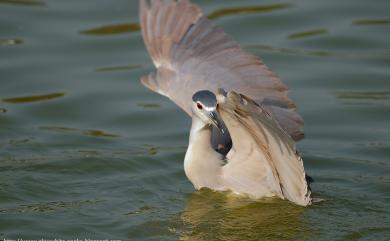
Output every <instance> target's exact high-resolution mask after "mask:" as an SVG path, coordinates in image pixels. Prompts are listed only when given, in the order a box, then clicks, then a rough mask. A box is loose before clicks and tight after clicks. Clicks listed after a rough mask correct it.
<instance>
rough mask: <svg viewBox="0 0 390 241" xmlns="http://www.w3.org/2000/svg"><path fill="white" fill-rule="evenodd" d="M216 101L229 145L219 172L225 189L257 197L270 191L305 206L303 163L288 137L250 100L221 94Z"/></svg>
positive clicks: (306, 188) (306, 192) (308, 200)
mask: <svg viewBox="0 0 390 241" xmlns="http://www.w3.org/2000/svg"><path fill="white" fill-rule="evenodd" d="M217 98H218V103H219V109H218V110H219V112H220V114H221V116H222V119H223V121H224V122H225V124H226V126H227V128H228V130H229V132H230V135H231V138H232V141H233V147H232V149H231V151H230V152H229V153H228V155H227V158H228V160H227V161H228V163H227V164H226V165H225V166H224V171H223V178H224V180H225V182H226V185H228V186H229V187H231V189H232V190H235V191H237V192H244V193H254V194H256V193H258V194H259V196H264V195H265V196H267V193H266V191H267V190H271V194H274V195H276V196H279V197H282V198H286V199H288V200H290V201H292V202H295V203H297V204H299V205H303V206H306V205H309V204H310V203H311V198H310V189H309V186H308V184H307V181H306V176H305V170H304V167H303V161H302V158H301V157H300V156H299V154H298V153H297V152H296V149H295V143H294V141H293V140H292V139H291V137H290V136H289V135H288V134H287V133H286V132H285V131H284V130H283V129H282V128H281V127H280V126H279V125H278V124H277V122H275V120H274V119H273V118H272V116H271V115H270V114H268V112H267V111H266V110H265V109H264V108H262V107H261V106H260V105H258V104H257V103H255V102H254V101H252V100H251V99H250V98H248V97H246V96H243V95H240V94H237V93H236V92H228V93H227V94H226V93H225V92H224V91H223V90H219V93H218V95H217ZM248 189H249V190H248ZM269 196H271V195H269Z"/></svg>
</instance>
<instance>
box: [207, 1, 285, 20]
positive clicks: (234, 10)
mask: <svg viewBox="0 0 390 241" xmlns="http://www.w3.org/2000/svg"><path fill="white" fill-rule="evenodd" d="M291 6H292V5H291V4H289V3H279V4H268V5H257V6H245V7H231V8H220V9H217V10H215V11H214V12H212V13H210V14H208V16H207V17H208V18H209V19H212V20H215V19H218V18H222V17H226V16H229V15H239V14H253V13H268V12H273V11H276V10H281V9H286V8H290V7H291Z"/></svg>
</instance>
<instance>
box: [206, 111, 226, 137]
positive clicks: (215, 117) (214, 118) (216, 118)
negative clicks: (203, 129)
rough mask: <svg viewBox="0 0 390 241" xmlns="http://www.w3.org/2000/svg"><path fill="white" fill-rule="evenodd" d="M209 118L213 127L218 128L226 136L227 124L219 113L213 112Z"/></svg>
mask: <svg viewBox="0 0 390 241" xmlns="http://www.w3.org/2000/svg"><path fill="white" fill-rule="evenodd" d="M209 117H210V120H211V123H212V125H213V126H215V127H217V128H218V129H219V130H220V131H221V132H222V134H225V133H226V132H227V130H226V126H225V123H224V122H223V120H222V118H221V116H220V115H219V113H218V112H217V111H211V112H210V113H209Z"/></svg>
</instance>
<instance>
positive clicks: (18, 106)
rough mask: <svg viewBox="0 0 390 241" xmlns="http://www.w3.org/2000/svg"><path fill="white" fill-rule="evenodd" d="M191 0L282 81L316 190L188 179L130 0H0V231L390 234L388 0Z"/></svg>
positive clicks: (145, 235) (179, 118)
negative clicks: (302, 201) (267, 189)
mask: <svg viewBox="0 0 390 241" xmlns="http://www.w3.org/2000/svg"><path fill="white" fill-rule="evenodd" d="M195 2H197V3H198V4H200V6H201V7H202V8H203V9H204V10H205V12H206V14H207V15H208V16H209V17H210V18H211V19H212V21H214V22H215V23H216V24H217V25H219V26H221V27H222V28H224V29H225V30H226V32H227V33H229V34H230V35H232V36H233V37H234V38H235V39H237V40H238V41H239V42H240V44H241V45H242V46H243V47H244V48H245V49H247V50H248V51H250V52H252V53H254V54H256V55H259V56H261V57H262V58H263V59H264V61H265V62H266V63H267V64H268V65H269V66H270V67H271V68H272V69H273V70H274V71H275V72H276V73H278V75H279V76H280V77H281V79H282V80H283V81H284V82H285V83H286V84H287V85H288V86H289V87H290V96H291V97H292V98H293V99H294V100H295V101H296V103H297V105H298V107H299V112H300V113H301V114H302V116H303V117H304V119H305V132H306V138H305V139H304V140H303V141H302V142H300V143H299V150H300V152H301V153H302V155H303V158H304V160H305V166H306V169H307V172H308V173H309V174H310V175H311V176H313V178H314V179H315V181H316V182H315V183H314V184H313V186H312V189H313V196H314V197H316V198H320V199H324V200H325V201H323V202H320V203H316V204H314V205H313V206H311V207H309V208H306V209H304V208H300V207H297V206H294V205H292V204H290V203H288V202H284V201H280V200H262V201H261V202H255V201H253V200H249V199H245V198H236V197H232V196H231V195H226V194H221V193H213V192H211V191H207V190H203V191H200V192H195V191H194V189H193V187H192V185H191V184H190V183H189V182H188V181H187V179H186V177H185V175H184V172H183V158H184V154H185V151H186V146H187V142H188V130H189V127H190V119H189V118H188V117H187V116H186V114H185V113H183V112H182V111H181V110H180V109H179V108H178V107H176V106H175V105H174V104H173V103H171V102H170V101H169V100H168V99H166V98H164V97H161V96H159V95H157V94H154V93H152V92H150V91H148V90H147V89H146V88H144V87H143V86H142V85H141V84H140V83H139V78H140V77H141V76H142V75H144V74H146V73H148V72H149V71H150V70H152V69H153V66H152V64H151V61H150V59H149V56H148V55H147V52H146V50H145V49H144V46H143V43H142V38H141V35H140V32H139V27H138V26H139V25H138V17H137V11H138V6H137V4H136V1H130V0H116V1H111V0H94V1H93V3H92V2H91V1H60V0H50V1H44V0H39V1H38V0H0V85H1V88H0V239H15V238H24V239H38V238H62V239H74V238H95V239H106V238H107V239H121V240H178V239H181V240H390V176H389V173H390V160H389V156H390V137H389V136H390V125H389V120H390V94H389V93H390V84H389V81H390V68H389V64H390V41H389V39H390V24H389V15H388V13H389V12H390V2H389V1H386V0H375V1H374V2H372V1H364V0H345V1H336V0H330V1H319V0H316V1H309V0H288V1H281V0H269V1H256V0H245V1H233V0H229V1H206V0H199V1H195ZM374 3H375V4H374Z"/></svg>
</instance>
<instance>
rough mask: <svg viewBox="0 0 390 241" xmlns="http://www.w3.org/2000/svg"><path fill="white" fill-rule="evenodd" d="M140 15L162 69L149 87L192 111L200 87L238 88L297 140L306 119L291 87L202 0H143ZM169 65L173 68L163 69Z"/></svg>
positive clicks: (149, 80) (150, 49) (146, 39)
mask: <svg viewBox="0 0 390 241" xmlns="http://www.w3.org/2000/svg"><path fill="white" fill-rule="evenodd" d="M140 21H141V29H142V35H143V38H144V42H145V45H146V48H147V50H148V52H149V54H150V56H151V58H152V60H153V62H154V64H155V66H156V67H157V69H158V70H157V72H156V73H155V74H152V75H149V76H147V77H144V78H143V79H142V83H143V84H145V85H146V86H147V87H148V88H150V89H151V90H153V91H156V92H158V93H160V94H163V95H165V96H167V97H169V98H170V99H171V100H172V101H173V102H175V103H176V104H178V105H179V106H180V107H181V108H182V109H183V110H184V111H186V112H187V113H188V114H190V115H191V97H192V95H193V94H194V93H195V92H196V91H199V90H204V89H207V90H210V91H213V92H216V91H217V89H218V88H224V89H226V90H234V91H237V92H239V93H243V94H245V95H246V96H248V97H250V98H251V99H253V100H254V101H256V102H257V103H258V104H262V105H263V106H264V108H265V109H267V111H269V112H270V113H271V114H272V115H273V117H274V119H275V120H276V121H277V122H278V123H279V124H280V126H281V127H282V128H283V129H284V130H286V131H287V132H288V133H289V134H290V135H291V137H292V138H293V139H294V140H296V141H297V140H300V139H302V138H303V121H302V118H301V117H300V116H299V114H297V113H296V111H295V104H294V102H293V101H292V100H291V99H289V97H288V96H287V90H288V89H287V87H286V86H285V85H284V84H283V83H282V82H281V81H280V79H279V77H278V76H277V75H276V74H275V73H273V72H272V71H271V70H270V69H269V68H268V67H267V66H266V65H265V64H264V63H263V62H262V60H261V59H260V58H258V57H256V56H254V55H251V54H249V53H247V52H246V51H244V50H243V49H241V48H240V46H239V44H238V43H237V42H235V41H234V40H233V39H232V38H231V37H230V36H228V35H227V34H225V33H224V31H223V30H222V29H220V28H218V27H215V26H213V24H212V23H211V22H210V21H209V20H208V19H207V17H205V16H203V13H202V11H201V9H200V8H199V7H198V6H197V5H195V4H192V3H190V2H189V1H188V0H179V1H174V0H150V1H147V0H140ZM160 69H163V70H162V71H161V70H160ZM167 70H170V71H172V72H174V74H172V73H171V74H159V73H167ZM152 77H154V78H152Z"/></svg>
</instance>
